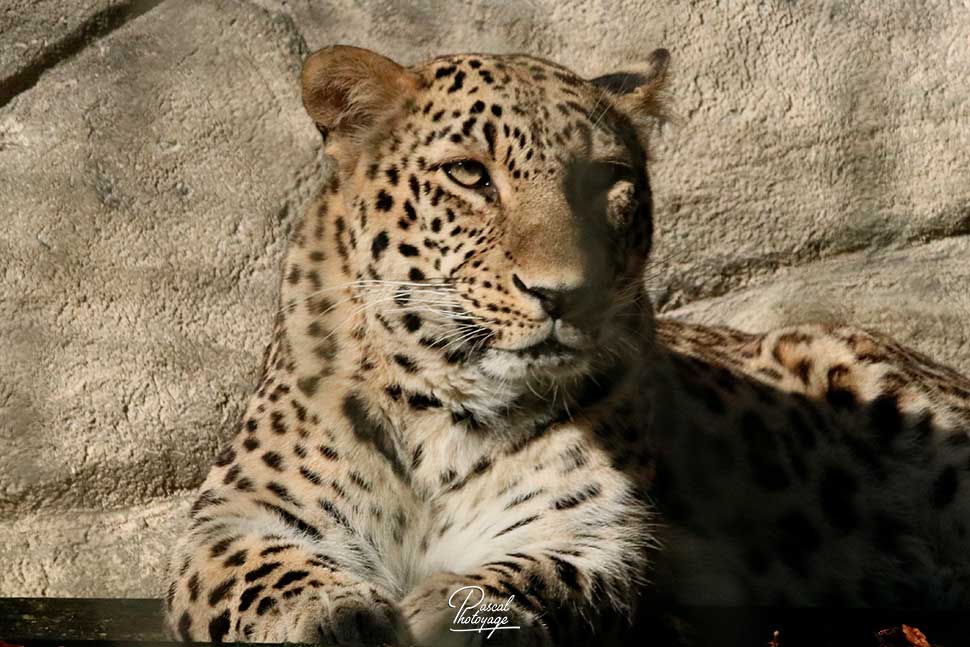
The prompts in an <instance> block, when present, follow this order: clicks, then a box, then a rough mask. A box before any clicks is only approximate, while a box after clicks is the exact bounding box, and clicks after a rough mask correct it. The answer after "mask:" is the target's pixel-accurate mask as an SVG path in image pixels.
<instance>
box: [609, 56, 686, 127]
mask: <svg viewBox="0 0 970 647" xmlns="http://www.w3.org/2000/svg"><path fill="white" fill-rule="evenodd" d="M669 64H670V52H668V51H667V50H665V49H655V50H654V51H652V52H651V53H650V55H649V56H648V57H647V61H646V63H645V64H644V65H642V66H637V67H634V68H633V69H630V70H626V71H622V72H614V73H612V74H604V75H603V76H598V77H596V78H595V79H591V82H592V84H593V85H595V86H597V87H599V88H602V89H603V90H605V91H607V92H609V93H610V94H612V95H613V96H614V98H615V102H616V104H617V106H618V107H620V108H621V109H623V110H624V111H626V112H627V113H628V114H630V115H631V116H633V117H654V118H657V119H660V120H666V119H667V118H668V114H667V111H666V109H665V106H664V99H665V96H664V87H665V86H666V83H667V78H668V74H667V66H668V65H669Z"/></svg>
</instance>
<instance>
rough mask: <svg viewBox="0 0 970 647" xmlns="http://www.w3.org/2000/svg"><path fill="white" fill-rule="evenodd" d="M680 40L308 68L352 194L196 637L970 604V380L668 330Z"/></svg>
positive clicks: (198, 575) (521, 633)
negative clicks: (662, 211)
mask: <svg viewBox="0 0 970 647" xmlns="http://www.w3.org/2000/svg"><path fill="white" fill-rule="evenodd" d="M669 60H670V54H669V52H668V51H667V50H664V49H658V50H655V51H653V52H652V53H650V54H648V55H647V56H645V57H644V59H643V61H642V62H640V63H636V64H634V65H631V66H629V67H627V68H624V69H621V70H620V71H616V72H610V73H608V74H605V75H602V76H597V77H594V78H585V77H583V76H580V75H579V74H576V73H574V72H572V71H571V70H569V69H568V68H566V67H563V66H560V65H558V64H556V63H553V62H551V61H547V60H545V59H542V58H538V57H534V56H530V55H525V54H481V53H473V54H458V55H448V56H441V57H437V58H433V59H430V60H428V61H425V62H422V63H419V64H415V65H410V66H405V65H401V64H399V63H397V62H395V61H392V60H390V59H388V58H386V57H384V56H382V55H380V54H378V53H376V52H373V51H370V50H366V49H362V48H356V47H352V46H349V45H335V46H331V47H326V48H324V49H321V50H319V51H317V52H316V53H314V54H312V55H311V56H309V57H308V58H307V60H306V61H305V63H304V66H303V69H302V75H301V89H302V98H303V104H304V107H305V109H306V111H307V114H308V116H309V117H310V119H312V121H313V123H314V124H315V125H316V127H317V129H318V130H319V131H320V133H321V137H322V149H323V154H324V157H323V159H325V160H326V166H325V168H324V172H323V173H322V175H321V179H320V183H321V189H320V191H319V194H318V195H317V197H316V198H315V199H314V200H313V201H312V203H311V204H310V206H309V208H308V209H307V211H306V213H305V214H304V216H303V218H302V220H300V221H299V222H297V223H294V225H293V228H292V232H291V234H290V239H289V247H288V250H287V252H286V256H285V258H284V260H283V263H282V265H283V266H282V272H281V279H280V284H281V287H280V301H279V312H278V313H277V315H276V319H275V324H274V327H273V331H272V336H271V339H270V342H269V344H268V346H267V348H266V351H265V354H264V359H263V368H262V372H261V373H260V377H259V380H258V383H257V384H256V386H255V388H254V390H253V392H252V395H251V397H250V398H249V401H248V404H247V405H246V407H245V411H244V413H243V415H242V416H241V419H240V422H239V424H238V429H236V431H235V434H234V436H233V437H232V439H231V440H230V441H229V442H228V444H227V445H226V446H225V447H224V448H223V449H222V451H221V452H220V453H219V454H218V456H217V457H216V458H215V461H214V464H213V466H212V468H211V471H210V472H209V474H208V476H207V477H206V478H205V480H204V482H203V483H202V485H201V487H200V488H199V491H198V493H197V495H196V496H195V498H194V502H193V503H192V505H191V511H190V512H189V517H190V518H189V520H188V521H187V530H186V531H185V532H184V533H182V535H181V538H180V540H179V541H178V544H177V546H176V547H175V548H174V554H173V556H172V561H171V564H172V566H171V571H172V573H171V578H170V586H169V588H168V592H167V595H166V599H165V602H164V604H165V606H166V609H167V617H168V623H169V626H170V629H171V631H172V633H173V634H174V636H176V637H177V638H178V639H180V640H184V641H210V642H213V643H222V642H231V641H237V640H238V641H247V642H312V643H319V644H326V645H385V644H386V645H419V646H432V645H434V646H439V645H442V646H447V645H460V646H471V645H488V644H495V645H513V646H526V645H529V646H550V645H569V644H576V645H586V644H589V643H590V642H591V641H592V640H596V641H598V643H601V644H627V643H628V642H629V641H630V640H631V636H636V635H637V634H636V632H637V631H642V628H643V627H644V626H646V625H645V624H644V623H647V622H649V621H650V617H651V616H650V613H651V611H650V610H651V609H652V608H654V607H655V606H657V607H659V606H663V605H665V604H668V603H672V604H682V605H737V606H743V605H788V606H841V607H855V606H858V607H878V606H932V607H965V606H967V605H968V604H970V586H968V582H970V551H967V550H966V546H967V539H968V538H967V530H968V528H967V526H968V522H970V478H968V471H970V380H968V379H967V378H966V377H964V376H963V375H962V374H960V373H959V372H957V371H956V370H954V369H952V368H949V367H947V366H946V365H944V364H942V363H939V362H937V361H934V360H932V359H930V358H929V357H927V356H925V355H923V354H920V353H919V352H917V351H915V350H913V349H911V348H909V347H907V346H905V345H903V344H901V343H899V342H897V341H895V340H894V339H892V338H891V337H888V336H886V335H884V334H881V333H878V332H876V331H870V330H866V329H863V328H859V327H853V326H850V325H843V324H840V323H834V322H827V323H820V324H816V323H805V324H792V325H788V326H785V327H782V328H777V329H771V330H769V331H767V332H744V331H740V330H736V329H734V328H731V327H726V326H713V325H701V324H697V323H692V322H689V321H686V320H684V319H682V318H677V317H673V316H661V315H659V314H657V313H656V312H655V310H656V309H655V307H654V306H653V304H652V303H651V300H650V295H649V292H648V290H647V288H646V286H645V281H644V273H645V268H647V267H648V263H649V261H650V251H651V248H652V245H653V238H654V212H653V192H652V187H651V183H650V179H649V174H648V168H649V167H651V166H652V164H653V159H652V156H651V153H650V150H651V141H652V140H653V138H654V137H656V136H657V133H658V132H662V129H663V126H662V125H663V124H664V123H667V120H668V118H669V108H668V104H669V100H668V98H667V94H668V92H669V79H670V78H672V77H671V74H670V73H669V72H668V69H669Z"/></svg>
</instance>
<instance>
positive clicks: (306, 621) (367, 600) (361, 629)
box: [255, 584, 414, 647]
mask: <svg viewBox="0 0 970 647" xmlns="http://www.w3.org/2000/svg"><path fill="white" fill-rule="evenodd" d="M255 638H257V639H259V640H263V641H268V642H299V643H322V644H324V645H339V646H340V647H345V646H346V647H385V646H388V647H409V646H410V645H413V644H414V639H413V637H412V636H411V632H410V630H409V629H408V625H407V623H406V622H405V620H404V616H403V614H402V612H401V610H400V608H399V607H398V606H397V605H396V604H395V603H394V602H392V601H391V600H390V599H389V598H387V597H386V596H385V595H384V594H382V593H381V592H379V591H378V590H377V589H376V588H374V587H373V586H370V585H367V584H358V585H355V586H349V587H335V588H330V589H327V588H323V589H318V590H316V591H314V592H312V593H309V594H307V595H305V596H304V597H303V598H302V599H300V600H299V601H297V602H295V603H294V604H293V605H292V607H291V608H289V609H287V610H285V611H283V612H282V613H280V614H279V616H278V617H277V618H276V620H275V622H273V623H272V625H270V626H268V627H267V631H266V632H265V633H264V635H262V636H255Z"/></svg>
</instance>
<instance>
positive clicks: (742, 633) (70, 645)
mask: <svg viewBox="0 0 970 647" xmlns="http://www.w3.org/2000/svg"><path fill="white" fill-rule="evenodd" d="M676 615H678V616H680V617H681V618H682V620H683V621H684V622H683V623H678V625H679V626H681V627H687V629H686V630H685V631H684V638H686V639H687V641H686V642H687V643H689V644H691V645H696V646H697V647H708V646H710V647H715V646H716V647H767V646H768V645H769V644H771V640H772V636H773V634H774V632H775V631H778V632H779V640H778V643H777V644H778V645H779V646H780V647H880V640H879V639H877V637H876V633H877V632H878V631H880V630H882V629H886V628H890V627H899V626H900V625H902V624H906V625H910V626H913V627H916V628H918V629H920V630H921V631H922V632H923V633H924V634H926V637H927V638H928V639H929V642H930V644H931V645H933V646H934V647H935V646H942V647H965V646H966V645H968V644H970V642H968V640H970V638H968V637H970V610H966V609H964V610H954V611H937V610H925V609H878V610H873V609H783V608H729V607H705V608H696V607H690V608H684V609H680V610H679V611H678V612H677V613H676ZM661 636H662V632H661V634H660V635H658V634H654V638H656V639H653V640H651V632H650V630H649V628H645V629H644V631H643V637H644V644H648V645H651V647H665V646H666V644H668V640H667V639H665V638H662V637H661ZM169 641H170V638H169V637H168V636H167V634H166V633H165V629H164V624H163V610H162V602H161V601H160V600H148V599H73V598H0V646H3V644H4V643H7V644H8V645H23V646H24V647H27V646H28V645H32V646H36V647H47V646H50V647H53V646H55V645H61V646H63V647H80V646H82V645H83V646H85V647H96V646H97V645H118V646H121V645H124V646H125V647H141V646H144V647H148V646H149V645H153V646H157V645H165V644H169V645H174V644H175V643H172V642H169ZM675 642H677V643H680V642H681V641H674V642H670V643H669V644H670V645H671V647H673V646H674V643H675ZM681 644H683V643H681ZM887 647H890V646H889V645H887ZM892 647H895V643H893V644H892Z"/></svg>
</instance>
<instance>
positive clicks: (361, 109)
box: [301, 46, 668, 383]
mask: <svg viewBox="0 0 970 647" xmlns="http://www.w3.org/2000/svg"><path fill="white" fill-rule="evenodd" d="M667 62H668V54H667V52H666V51H665V50H657V51H655V52H653V53H652V54H650V55H649V56H648V57H647V61H646V64H645V65H643V66H642V67H640V68H637V69H633V70H631V71H626V72H620V73H616V74H609V75H606V76H603V77H599V78H595V79H591V80H587V79H584V78H581V77H580V76H578V75H576V74H574V73H572V72H570V71H569V70H567V69H565V68H563V67H560V66H558V65H555V64H553V63H550V62H548V61H544V60H541V59H538V58H534V57H530V56H523V55H484V54H464V55H456V56H447V57H442V58H437V59H434V60H431V61H429V62H426V63H422V64H419V65H415V66H412V67H404V66H402V65H399V64H397V63H395V62H393V61H391V60H389V59H387V58H385V57H383V56H380V55H378V54H376V53H374V52H371V51H367V50H363V49H358V48H354V47H344V46H337V47H329V48H326V49H322V50H320V51H318V52H316V53H315V54H313V55H312V56H311V57H310V58H309V59H308V60H307V62H306V64H305V66H304V69H303V75H302V84H303V101H304V105H305V107H306V110H307V112H308V113H309V115H310V116H311V117H312V118H313V120H314V122H315V123H316V125H317V127H318V129H319V130H320V132H321V133H323V135H324V142H325V150H326V152H327V153H328V155H329V156H330V158H332V160H333V162H334V166H333V169H334V170H333V173H334V178H333V182H332V186H333V189H332V193H333V194H334V195H333V198H332V200H331V204H330V213H329V215H328V216H327V218H328V220H327V223H326V229H327V232H326V233H320V231H321V230H322V229H323V225H321V226H320V227H318V228H317V231H318V235H319V239H320V240H319V242H317V241H314V240H312V238H313V237H312V236H310V235H309V234H308V233H307V232H308V231H310V230H311V229H312V228H311V227H307V228H305V231H304V234H303V238H304V240H302V241H301V243H302V245H303V247H304V248H305V249H306V250H310V251H306V253H307V254H311V253H313V250H317V252H318V254H319V255H321V256H322V255H324V254H325V255H327V256H328V257H329V258H331V259H332V260H333V266H332V270H331V271H330V274H334V273H336V274H338V275H339V276H328V277H327V280H326V281H325V282H326V283H327V284H330V285H335V286H342V285H346V286H348V287H347V288H346V290H347V294H348V295H349V296H348V297H347V298H348V299H349V300H350V301H352V302H353V303H354V304H355V305H356V307H357V310H356V311H355V313H356V314H353V315H348V316H352V317H355V319H354V321H355V322H357V324H358V326H359V327H363V328H364V329H365V331H364V332H360V336H361V338H368V339H370V338H376V337H380V338H382V339H384V340H385V341H386V344H385V345H384V346H383V348H384V349H385V350H384V353H386V354H387V355H388V356H391V355H393V356H395V357H397V356H404V357H406V358H408V362H409V363H411V364H412V365H413V366H416V367H420V369H421V370H422V371H423V370H425V369H426V368H428V367H433V368H434V371H436V373H435V374H436V377H435V378H434V379H447V375H450V374H457V373H463V374H466V375H467V374H469V372H471V373H473V374H475V375H479V376H486V377H490V378H494V379H495V380H499V381H502V382H504V383H508V382H528V381H538V382H546V383H548V382H550V381H556V380H568V379H572V378H575V377H576V376H579V375H583V374H586V373H588V372H589V371H591V370H592V369H593V368H594V367H595V366H597V364H598V363H603V362H608V361H611V358H613V359H615V358H616V357H618V356H622V355H623V354H629V353H630V352H631V351H632V349H635V348H637V347H638V344H631V343H629V342H630V340H631V339H634V338H636V337H637V336H642V335H643V334H644V331H643V327H644V321H645V319H649V317H650V315H649V310H650V308H649V303H648V301H647V299H646V297H645V295H644V293H643V289H642V274H643V270H644V265H645V262H646V260H647V256H648V253H649V251H650V245H651V236H652V217H651V208H652V205H651V193H650V184H649V179H648V174H647V164H648V156H647V133H648V132H649V130H650V127H651V126H652V125H653V124H654V123H655V122H656V120H657V119H658V118H661V117H662V104H661V101H660V99H661V95H662V90H663V85H664V81H665V78H666V69H667ZM318 247H319V249H317V248H318ZM358 320H359V321H358ZM441 376H444V378H442V377H441Z"/></svg>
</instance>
